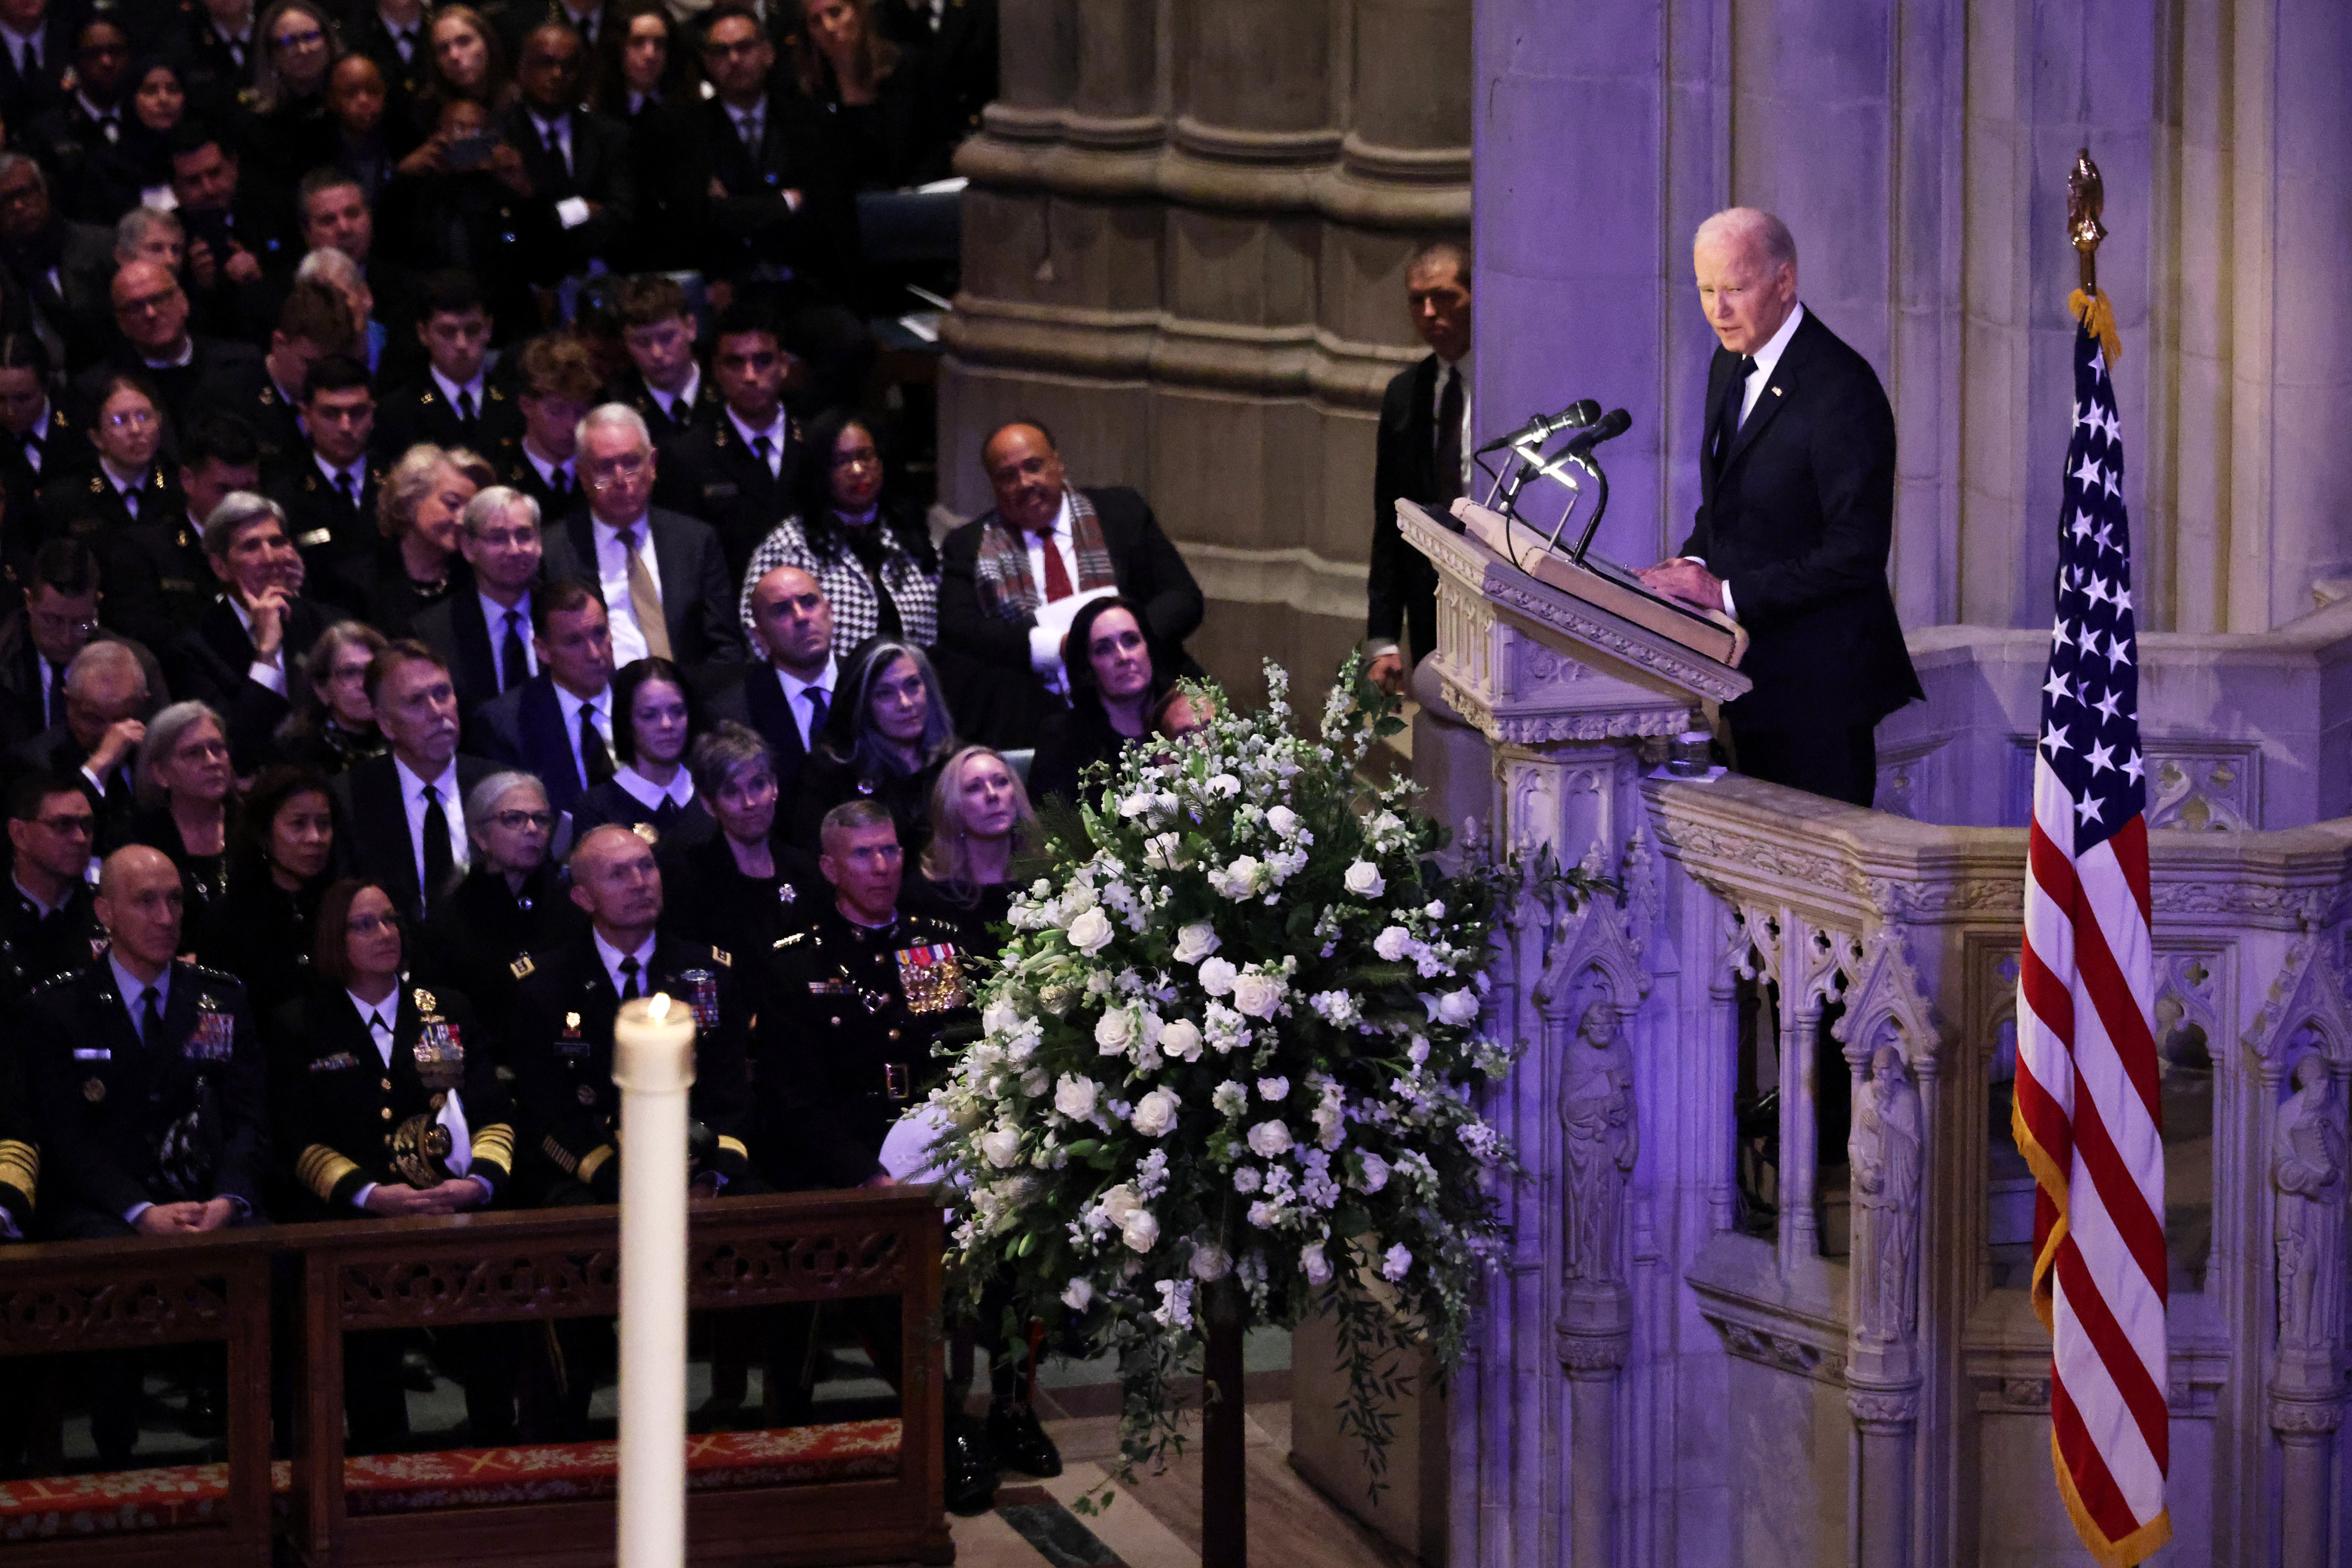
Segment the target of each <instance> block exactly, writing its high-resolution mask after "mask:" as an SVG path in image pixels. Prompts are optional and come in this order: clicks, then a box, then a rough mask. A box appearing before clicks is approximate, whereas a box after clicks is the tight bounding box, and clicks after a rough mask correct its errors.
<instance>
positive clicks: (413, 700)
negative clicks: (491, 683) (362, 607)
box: [335, 641, 498, 921]
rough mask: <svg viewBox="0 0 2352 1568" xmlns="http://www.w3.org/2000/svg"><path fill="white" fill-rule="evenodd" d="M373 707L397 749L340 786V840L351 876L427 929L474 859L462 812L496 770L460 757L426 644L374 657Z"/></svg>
mask: <svg viewBox="0 0 2352 1568" xmlns="http://www.w3.org/2000/svg"><path fill="white" fill-rule="evenodd" d="M367 698H368V703H369V705H370V706H371V707H373V709H374V710H375V721H376V727H377V728H378V729H380V730H382V731H383V737H384V739H385V740H387V741H389V742H392V746H391V750H389V751H387V752H384V753H383V754H382V755H381V756H375V757H370V758H369V759H368V760H367V761H365V762H363V763H358V764H357V765H355V766H354V767H352V770H351V771H350V772H349V773H344V774H342V775H341V777H339V778H337V779H336V780H335V813H336V825H335V841H336V842H337V843H338V844H343V845H347V846H349V847H350V850H351V858H352V874H353V875H355V876H360V877H364V878H366V879H368V880H370V881H372V882H373V883H374V884H375V885H376V886H377V887H379V888H382V889H383V890H384V891H385V892H387V893H389V894H391V895H392V901H393V903H394V906H395V907H396V908H398V909H399V910H400V912H401V913H402V914H404V915H405V916H407V917H408V918H409V919H410V920H412V921H415V920H422V919H423V918H424V917H425V915H426V913H428V912H429V911H430V910H432V909H433V908H434V907H435V906H436V904H437V903H438V901H439V900H442V899H444V898H446V897H447V896H448V895H449V893H450V891H451V890H452V889H455V888H456V887H457V879H459V878H460V877H462V876H464V875H465V873H466V868H467V865H468V864H469V863H470V862H471V860H472V857H473V847H472V841H471V840H470V839H468V838H467V836H466V803H467V800H469V799H470V798H472V795H473V791H474V786H475V785H476V784H480V783H481V782H482V781H483V780H484V779H486V778H488V777H489V776H490V775H491V774H492V773H496V772H498V766H497V764H496V763H488V762H485V761H484V760H482V759H481V758H479V757H469V756H460V755H459V754H458V752H457V736H458V726H457V687H456V686H455V685H454V684H453V683H452V682H451V681H450V679H449V668H448V666H446V665H445V664H443V663H442V662H441V658H440V656H439V655H437V654H436V653H435V652H434V651H433V650H432V649H431V648H429V647H425V645H424V644H423V643H421V642H415V641H402V642H396V643H394V644H392V645H391V646H390V647H386V648H385V649H384V650H383V652H382V653H380V654H378V655H376V656H375V662H373V664H371V665H369V666H368V673H367Z"/></svg>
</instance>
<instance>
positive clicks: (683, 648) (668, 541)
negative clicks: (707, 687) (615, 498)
mask: <svg viewBox="0 0 2352 1568" xmlns="http://www.w3.org/2000/svg"><path fill="white" fill-rule="evenodd" d="M647 515H648V521H649V526H650V527H651V529H652V531H653V541H654V562H655V563H656V565H658V566H659V567H660V568H661V571H660V573H659V576H660V578H661V596H662V618H663V619H664V620H666V621H667V622H668V623H669V647H670V657H671V658H674V659H676V660H677V662H678V663H679V664H680V665H682V666H684V667H686V668H688V669H691V668H694V667H696V666H698V665H706V664H740V663H741V662H742V661H743V659H744V658H747V657H748V650H747V648H746V647H745V644H744V640H743V623H742V622H741V621H740V619H738V618H737V616H736V614H735V598H736V595H735V584H733V583H732V582H730V580H729V578H728V575H727V558H726V554H725V552H723V551H721V550H720V548H719V535H718V534H717V533H715V532H713V531H711V529H710V527H709V525H708V524H706V523H700V522H697V521H695V520H694V519H692V518H690V517H682V516H680V515H679V514H678V513H677V512H674V511H666V510H663V509H662V508H660V507H655V508H653V509H652V510H650V512H649V513H648V514H647ZM546 535H547V553H546V555H545V557H544V559H543V561H542V563H541V573H542V574H543V575H544V576H545V577H546V579H547V581H549V582H551V583H561V582H562V581H563V580H564V579H565V578H567V577H576V578H578V579H579V580H580V581H581V582H583V583H593V582H595V581H596V580H597V578H596V536H595V533H594V531H593V527H592V526H591V524H590V522H589V520H588V514H587V513H586V512H579V513H576V514H574V515H573V516H572V517H570V518H567V519H565V520H564V521H563V524H562V527H560V528H550V529H548V530H547V531H546Z"/></svg>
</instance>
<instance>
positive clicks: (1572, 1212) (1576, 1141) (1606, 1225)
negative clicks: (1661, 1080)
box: [1559, 998, 1642, 1284]
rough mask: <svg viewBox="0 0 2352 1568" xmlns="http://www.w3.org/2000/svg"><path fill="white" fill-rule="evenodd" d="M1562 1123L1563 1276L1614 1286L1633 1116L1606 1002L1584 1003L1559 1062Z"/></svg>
mask: <svg viewBox="0 0 2352 1568" xmlns="http://www.w3.org/2000/svg"><path fill="white" fill-rule="evenodd" d="M1561 1069H1562V1071H1561V1084H1562V1087H1561V1089H1560V1097H1559V1116H1560V1121H1562V1122H1563V1123H1564V1124H1565V1125H1566V1127H1567V1129H1568V1171H1567V1177H1568V1241H1567V1248H1566V1252H1567V1257H1566V1259H1565V1264H1564V1267H1563V1270H1562V1272H1563V1276H1564V1277H1565V1278H1566V1279H1570V1280H1580V1281H1584V1282H1586V1283H1591V1284H1615V1283H1617V1282H1619V1281H1620V1280H1622V1279H1623V1277H1624V1275H1623V1270H1622V1268H1620V1267H1619V1265H1618V1258H1617V1235H1618V1232H1619V1230H1620V1229H1622V1226H1623V1221H1624V1213H1625V1182H1626V1178H1627V1176H1628V1175H1629V1174H1630V1173H1632V1171H1633V1162H1634V1160H1635V1159H1636V1158H1638V1157H1639V1155H1640V1153H1641V1146H1642V1134H1641V1129H1640V1127H1639V1125H1638V1124H1637V1123H1636V1121H1635V1119H1634V1115H1633V1052H1632V1051H1631V1050H1630V1049H1628V1048H1627V1047H1626V1045H1625V1041H1624V1038H1623V1037H1622V1034H1621V1032H1620V1030H1619V1026H1618V1021H1617V1008H1616V1006H1615V1005H1614V1004H1613V1003H1612V1002H1610V1001H1608V1000H1607V999H1605V998H1604V999H1602V1000H1601V1001H1597V1002H1592V1003H1590V1004H1588V1005H1586V1007H1585V1009H1584V1012H1583V1014H1582V1016H1580V1017H1579V1018H1578V1020H1577V1026H1576V1038H1575V1039H1574V1040H1573V1041H1571V1042H1570V1045H1569V1047H1568V1057H1567V1059H1566V1060H1565V1061H1564V1062H1562V1063H1561Z"/></svg>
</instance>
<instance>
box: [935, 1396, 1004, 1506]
mask: <svg viewBox="0 0 2352 1568" xmlns="http://www.w3.org/2000/svg"><path fill="white" fill-rule="evenodd" d="M947 1483H948V1484H947V1504H948V1511H949V1512H950V1513H953V1514H961V1515H962V1516H964V1517H965V1518H970V1517H971V1515H973V1514H976V1513H986V1512H987V1511H988V1510H989V1509H990V1507H991V1506H992V1505H993V1504H994V1503H995V1501H996V1467H995V1466H994V1465H992V1464H991V1463H989V1459H988V1441H987V1439H986V1437H985V1436H982V1433H981V1430H980V1427H979V1426H978V1425H977V1424H976V1423H974V1422H973V1421H972V1420H971V1418H970V1417H969V1416H966V1415H961V1414H958V1413H954V1412H950V1414H949V1415H948V1464H947Z"/></svg>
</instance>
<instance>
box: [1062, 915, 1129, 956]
mask: <svg viewBox="0 0 2352 1568" xmlns="http://www.w3.org/2000/svg"><path fill="white" fill-rule="evenodd" d="M1117 934H1118V931H1116V930H1115V929H1114V928H1113V927H1112V925H1111V923H1110V917H1109V916H1108V915H1107V914H1105V913H1103V912H1102V910H1101V909H1100V908H1099V907H1097V908H1095V909H1090V910H1086V911H1085V912H1084V913H1082V914H1080V915H1079V916H1078V918H1077V919H1076V920H1074V921H1071V922H1070V930H1069V938H1070V945H1071V946H1072V947H1075V948H1076V949H1077V950H1078V951H1079V952H1083V953H1085V954H1086V955H1087V957H1088V958H1092V957H1093V956H1094V955H1095V954H1096V953H1098V952H1101V951H1102V950H1103V949H1104V948H1107V947H1108V946H1109V945H1110V939H1111V938H1112V937H1114V936H1116V935H1117Z"/></svg>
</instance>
